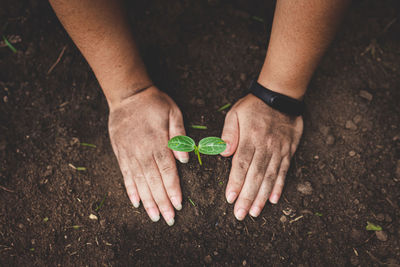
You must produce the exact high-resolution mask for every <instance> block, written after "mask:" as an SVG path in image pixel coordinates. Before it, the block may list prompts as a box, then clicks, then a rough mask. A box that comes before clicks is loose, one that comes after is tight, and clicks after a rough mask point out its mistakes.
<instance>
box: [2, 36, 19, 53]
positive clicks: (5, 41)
mask: <svg viewBox="0 0 400 267" xmlns="http://www.w3.org/2000/svg"><path fill="white" fill-rule="evenodd" d="M3 40H4V43H5V44H6V45H7V46H8V48H10V49H11V51H13V53H17V49H16V48H15V47H14V46H13V45H12V44H11V43H10V42H9V41H8V40H7V38H6V37H5V36H4V35H3Z"/></svg>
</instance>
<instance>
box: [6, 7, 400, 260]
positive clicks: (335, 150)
mask: <svg viewBox="0 0 400 267" xmlns="http://www.w3.org/2000/svg"><path fill="white" fill-rule="evenodd" d="M1 2H2V3H1V7H2V8H1V9H0V23H1V24H0V27H3V25H6V24H7V25H6V26H4V28H3V29H2V34H4V35H5V36H7V37H9V38H10V39H12V35H17V36H19V37H20V38H21V41H20V42H17V43H15V44H14V46H15V47H16V48H17V49H18V52H17V53H16V54H14V53H12V52H11V50H9V49H8V48H7V47H2V48H0V97H1V98H0V122H1V124H0V185H1V187H0V212H1V216H0V266H34V265H35V266H46V265H47V266H55V265H59V266H85V265H87V266H103V265H104V266H114V265H116V266H128V265H129V266H132V265H135V266H149V265H158V266H164V265H178V266H183V265H185V266H189V265H194V266H199V265H216V266H224V265H225V266H239V265H246V264H247V265H248V266H257V265H260V266H261V265H263V266H272V265H273V266H286V265H293V266H344V265H355V266H357V265H360V266H380V265H383V264H388V265H390V264H392V265H390V266H399V264H400V217H399V215H400V209H399V206H400V105H399V101H400V78H399V77H400V76H399V73H400V72H399V70H400V49H399V48H400V38H399V36H400V17H399V14H400V4H399V2H398V1H396V0H385V1H372V0H371V1H355V2H354V3H353V4H352V6H351V8H350V10H349V12H348V14H347V16H346V18H345V21H344V24H343V25H344V26H343V27H342V30H341V31H340V32H339V33H338V36H337V38H336V40H335V41H334V43H333V44H332V46H331V48H330V50H329V51H328V53H327V54H326V56H325V58H324V59H323V61H322V63H321V65H320V68H319V69H318V71H317V72H316V74H315V76H314V78H313V81H312V82H311V84H310V89H309V92H308V95H307V99H306V102H307V104H308V106H307V114H306V115H305V132H304V136H303V139H302V142H301V145H300V147H299V149H298V152H297V154H296V155H295V157H294V159H293V161H292V167H291V170H290V172H289V175H288V177H287V184H286V187H285V190H284V194H283V198H282V199H281V201H280V203H279V204H277V205H274V206H272V205H271V204H267V206H266V207H265V209H264V210H263V212H262V214H261V215H260V216H259V218H255V219H252V218H246V219H245V220H244V221H243V222H238V221H236V220H235V218H234V216H233V213H232V209H233V207H232V206H231V205H229V204H227V203H226V201H225V198H224V190H225V186H226V182H227V179H228V174H229V170H230V159H224V158H222V157H220V156H217V157H211V156H209V157H207V156H206V157H204V166H203V167H201V168H200V167H199V165H198V163H197V162H196V159H195V158H194V157H192V158H191V161H190V163H189V164H187V165H181V164H178V168H179V173H180V175H181V186H182V191H183V195H184V203H183V204H184V207H183V210H182V211H180V212H178V213H177V216H176V224H175V225H174V226H173V227H168V226H167V225H166V224H165V223H164V222H162V221H160V222H158V223H152V222H151V221H150V220H149V218H148V217H147V215H146V214H145V212H144V210H143V208H142V207H140V208H139V209H138V210H135V209H134V208H133V207H132V205H131V204H130V202H129V200H128V198H127V196H126V194H125V189H124V186H123V181H122V176H121V174H120V171H119V169H118V165H117V161H116V159H115V157H114V155H113V152H112V149H111V146H110V143H109V139H108V133H107V113H108V108H107V104H106V101H105V99H104V96H103V94H102V92H101V90H100V88H99V86H98V84H97V82H96V80H95V78H94V76H93V74H92V73H91V71H90V68H89V66H88V65H87V63H86V62H85V61H84V59H83V57H82V56H81V55H80V53H79V51H78V50H77V48H76V47H75V46H74V44H73V43H72V41H71V40H70V39H69V37H68V36H67V34H66V33H65V31H64V30H63V28H62V27H61V25H60V24H59V22H58V20H57V18H56V16H55V15H54V14H53V12H52V10H51V8H50V7H49V5H48V3H47V2H46V1H38V0H30V1H27V0H25V1H11V0H2V1H1ZM132 2H133V1H132ZM248 2H250V1H244V0H236V1H227V0H226V1H224V0H221V1H219V0H209V1H186V0H181V1H178V0H174V1H162V0H158V1H137V2H136V3H135V4H134V5H132V6H131V7H130V14H131V18H132V24H133V28H134V32H135V36H136V38H137V41H138V43H139V46H140V48H141V51H142V55H143V57H144V60H145V62H146V65H147V66H148V69H149V71H150V73H151V76H152V77H153V79H154V80H155V81H156V83H157V85H158V86H159V87H160V88H161V89H162V90H165V91H166V92H167V93H169V94H170V95H171V96H172V97H173V98H174V100H176V102H177V104H178V105H179V106H180V107H181V109H182V112H183V114H184V116H185V123H186V125H190V124H204V125H207V126H208V128H209V130H207V131H201V130H194V129H191V128H189V127H187V132H188V135H190V136H193V137H194V138H195V139H197V140H198V139H199V138H201V137H204V136H209V135H219V134H220V133H221V130H222V126H223V121H224V115H225V113H224V112H217V111H216V110H217V108H218V107H220V106H222V105H223V104H225V103H228V102H231V103H233V102H235V101H236V100H237V99H239V98H240V97H241V96H242V95H243V94H244V93H245V90H246V88H247V86H248V84H249V82H250V80H251V79H252V78H253V77H255V76H256V75H257V73H258V71H259V70H260V67H261V64H262V62H263V59H264V56H265V52H266V44H267V41H268V37H269V32H270V28H271V21H272V14H273V8H274V3H273V2H269V1H261V0H259V1H251V3H248ZM252 16H256V17H260V18H263V22H262V21H261V22H260V21H259V20H258V19H257V18H256V19H254V18H252ZM64 46H66V50H65V54H64V55H63V57H62V58H61V61H60V62H59V63H58V65H57V66H56V67H55V68H54V70H53V71H52V72H51V73H50V74H47V72H48V70H49V68H50V66H51V65H52V64H53V63H54V62H55V61H56V59H57V57H58V55H59V54H60V52H61V50H62V48H63V47H64ZM361 90H364V91H367V92H369V94H370V95H367V97H371V98H372V99H370V100H367V99H365V98H364V97H361V96H360V91H361ZM364 93H365V92H364ZM361 94H363V92H361ZM351 122H353V123H351ZM346 125H347V127H346ZM79 142H87V143H92V144H95V145H96V146H97V148H91V147H84V146H80V145H79ZM332 143H333V144H332ZM192 156H193V155H192ZM70 163H71V164H73V165H75V166H84V167H86V168H87V171H76V170H74V169H72V168H71V167H70V166H69V164H70ZM307 183H309V184H310V185H311V187H312V192H311V194H310V195H304V194H302V193H301V192H300V191H298V188H299V185H303V186H304V185H306V184H307ZM104 197H106V198H105V201H104V205H103V206H102V207H101V208H100V210H97V211H96V207H97V206H98V204H99V203H100V202H101V200H102V199H103V198H104ZM189 198H190V199H192V200H193V202H194V203H195V205H196V206H193V205H192V204H191V203H190V202H189V201H188V199H189ZM283 211H285V213H286V214H289V215H284V213H283ZM90 214H94V215H96V216H97V217H98V220H91V219H89V215H90ZM316 214H317V215H316ZM318 215H319V216H318ZM44 218H48V221H45V220H44ZM367 221H370V222H372V223H374V224H378V225H380V226H382V228H383V231H384V232H383V233H382V232H381V233H379V234H378V236H379V238H380V239H378V237H377V236H376V234H375V232H371V231H366V229H365V227H366V224H367ZM76 225H78V226H80V227H79V228H78V229H75V228H77V227H73V226H76ZM385 237H386V238H385ZM396 264H397V265H396Z"/></svg>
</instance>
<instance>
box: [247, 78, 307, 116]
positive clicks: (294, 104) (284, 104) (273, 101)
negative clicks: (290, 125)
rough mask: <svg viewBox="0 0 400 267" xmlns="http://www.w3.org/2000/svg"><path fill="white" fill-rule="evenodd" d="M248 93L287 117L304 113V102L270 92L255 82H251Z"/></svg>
mask: <svg viewBox="0 0 400 267" xmlns="http://www.w3.org/2000/svg"><path fill="white" fill-rule="evenodd" d="M250 92H251V93H252V94H253V95H255V96H256V97H258V98H259V99H261V100H262V101H264V103H265V104H267V105H268V106H270V107H271V108H273V109H276V110H279V111H280V112H282V113H285V114H287V115H291V116H300V115H302V114H303V112H304V108H305V104H304V100H302V101H300V100H297V99H294V98H291V97H288V96H286V95H282V94H280V93H277V92H274V91H271V90H269V89H268V88H265V87H264V86H262V85H261V84H259V83H258V82H257V80H253V82H252V83H251V85H250Z"/></svg>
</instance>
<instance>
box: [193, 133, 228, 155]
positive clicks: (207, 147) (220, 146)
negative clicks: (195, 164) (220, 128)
mask: <svg viewBox="0 0 400 267" xmlns="http://www.w3.org/2000/svg"><path fill="white" fill-rule="evenodd" d="M225 149H226V143H225V142H224V140H222V139H221V138H219V137H212V136H211V137H206V138H203V139H201V140H200V142H199V152H200V153H202V154H206V155H218V154H219V153H221V152H224V150H225Z"/></svg>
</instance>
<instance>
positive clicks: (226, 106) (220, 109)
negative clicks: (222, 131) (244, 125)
mask: <svg viewBox="0 0 400 267" xmlns="http://www.w3.org/2000/svg"><path fill="white" fill-rule="evenodd" d="M231 105H232V104H231V103H228V104H225V105H223V106H222V107H220V108H219V109H218V111H223V110H225V109H227V108H229V107H230V106H231Z"/></svg>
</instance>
